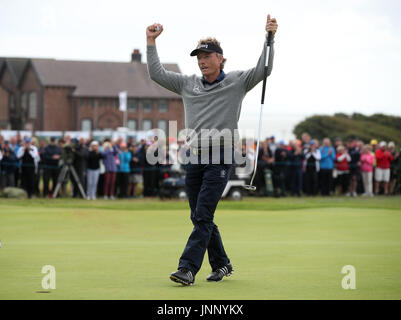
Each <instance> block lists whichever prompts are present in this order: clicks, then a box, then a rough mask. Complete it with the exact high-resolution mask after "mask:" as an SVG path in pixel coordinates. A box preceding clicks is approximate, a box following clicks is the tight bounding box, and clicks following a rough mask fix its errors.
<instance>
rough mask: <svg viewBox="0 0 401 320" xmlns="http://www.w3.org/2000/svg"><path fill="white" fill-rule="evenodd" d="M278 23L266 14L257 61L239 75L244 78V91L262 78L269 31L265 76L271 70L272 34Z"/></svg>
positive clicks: (272, 58) (272, 55)
mask: <svg viewBox="0 0 401 320" xmlns="http://www.w3.org/2000/svg"><path fill="white" fill-rule="evenodd" d="M277 28H278V24H277V20H276V18H270V14H268V15H267V21H266V32H267V33H266V40H265V43H264V44H263V51H262V54H261V55H260V57H259V60H258V63H257V64H256V66H255V67H254V68H252V69H249V70H246V71H244V72H243V73H242V75H241V77H242V78H243V79H244V82H245V88H246V91H249V90H251V89H252V88H253V87H254V86H256V85H257V84H258V83H259V82H260V81H262V80H263V75H264V69H265V62H266V54H267V52H266V51H267V40H268V34H269V32H271V33H272V35H271V41H270V51H269V65H268V68H267V76H269V75H270V74H271V72H272V70H273V60H274V35H275V33H276V31H277Z"/></svg>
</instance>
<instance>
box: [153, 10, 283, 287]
mask: <svg viewBox="0 0 401 320" xmlns="http://www.w3.org/2000/svg"><path fill="white" fill-rule="evenodd" d="M265 29H266V32H267V33H269V32H271V33H272V41H271V46H270V51H269V69H268V72H267V75H270V73H271V70H272V62H273V55H274V50H273V42H274V40H273V39H274V34H275V33H276V31H277V21H276V19H275V18H270V15H268V16H267V21H266V27H265ZM162 32H163V26H162V25H161V24H158V23H155V24H153V25H151V26H149V27H147V29H146V37H147V62H148V70H149V75H150V77H151V79H152V80H153V81H155V82H156V83H158V84H159V85H161V86H162V87H164V88H166V89H168V90H170V91H172V92H175V93H177V94H179V95H181V96H182V99H183V102H184V108H185V127H186V129H187V132H190V133H188V134H187V144H188V145H189V152H190V155H191V159H192V160H193V159H194V158H195V160H196V161H191V162H190V163H189V164H188V165H187V168H186V176H185V187H186V191H187V195H188V200H189V206H190V208H191V220H192V223H193V225H194V228H193V230H192V233H191V235H190V236H189V239H188V242H187V244H186V247H185V249H184V252H183V253H182V255H181V258H180V260H179V264H178V270H177V271H176V272H173V273H172V274H171V275H170V279H171V280H173V281H175V282H179V283H181V284H183V285H192V284H193V283H194V281H195V275H196V274H197V273H198V271H199V269H200V267H201V265H202V261H203V258H204V255H205V252H206V250H207V252H208V257H209V263H210V265H211V268H212V273H211V274H210V275H209V276H208V277H207V280H208V281H221V280H222V279H223V277H224V276H229V275H231V274H232V272H233V267H232V265H231V262H230V259H229V258H228V256H227V254H226V252H225V250H224V246H223V242H222V239H221V236H220V233H219V230H218V228H217V226H216V224H215V223H214V222H213V217H214V212H215V210H216V207H217V204H218V202H219V200H220V198H221V195H222V193H223V191H224V188H225V186H226V184H227V181H228V179H229V176H230V173H231V171H232V169H233V165H232V163H233V159H234V149H233V143H230V144H227V141H226V140H227V139H224V143H222V142H221V134H220V133H221V132H222V131H225V132H227V131H228V132H230V133H231V137H234V136H235V133H234V131H235V130H236V129H238V120H239V117H240V112H241V103H242V100H243V99H244V97H245V94H246V93H247V92H248V91H249V90H251V89H252V88H253V87H255V86H256V85H257V84H258V83H259V82H260V81H262V80H263V75H264V68H265V60H266V54H267V49H266V43H265V45H264V49H263V52H262V55H261V56H260V58H259V61H258V62H257V64H256V67H254V68H252V69H249V70H246V71H233V72H229V73H227V74H225V73H224V71H223V69H224V63H225V62H226V59H225V58H224V56H223V49H222V48H221V46H220V43H219V42H218V41H217V40H216V39H215V38H206V39H202V40H200V41H199V43H198V45H197V47H196V49H195V50H193V51H192V52H191V56H196V57H197V60H198V66H199V69H200V71H201V73H202V76H201V77H199V76H196V75H192V76H185V75H182V74H180V73H175V72H171V71H167V70H166V69H165V68H164V67H163V65H162V64H161V63H160V60H159V57H158V54H157V50H156V38H157V37H158V36H159V35H160V34H161V33H162ZM266 40H267V34H266ZM237 46H238V51H240V52H246V51H247V49H246V46H245V45H244V43H237ZM204 130H209V131H211V132H212V134H209V135H208V136H207V137H204V136H203V135H202V131H204ZM213 130H214V131H213ZM216 153H217V155H218V159H219V161H214V160H215V155H216ZM212 158H213V159H212ZM207 160H208V161H207ZM216 162H217V163H216Z"/></svg>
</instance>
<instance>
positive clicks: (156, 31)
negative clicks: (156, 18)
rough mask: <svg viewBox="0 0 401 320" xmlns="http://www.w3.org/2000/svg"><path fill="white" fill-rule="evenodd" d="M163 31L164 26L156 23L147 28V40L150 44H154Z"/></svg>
mask: <svg viewBox="0 0 401 320" xmlns="http://www.w3.org/2000/svg"><path fill="white" fill-rule="evenodd" d="M162 32H163V26H162V25H161V24H159V23H154V24H152V25H150V26H149V27H147V28H146V40H147V42H148V44H149V45H154V44H155V40H156V38H157V37H158V36H159V35H160V34H161V33H162Z"/></svg>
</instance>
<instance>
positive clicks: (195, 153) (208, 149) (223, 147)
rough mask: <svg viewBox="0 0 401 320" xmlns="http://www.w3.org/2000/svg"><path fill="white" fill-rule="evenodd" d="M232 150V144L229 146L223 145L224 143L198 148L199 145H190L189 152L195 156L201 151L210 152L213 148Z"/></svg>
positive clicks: (201, 152)
mask: <svg viewBox="0 0 401 320" xmlns="http://www.w3.org/2000/svg"><path fill="white" fill-rule="evenodd" d="M227 149H229V150H233V149H234V146H232V145H230V146H225V145H217V146H210V147H206V148H199V147H190V150H191V154H193V155H196V156H200V155H202V154H203V153H205V154H209V155H210V154H212V152H213V151H214V150H220V151H221V150H227Z"/></svg>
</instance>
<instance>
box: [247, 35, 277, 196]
mask: <svg viewBox="0 0 401 320" xmlns="http://www.w3.org/2000/svg"><path fill="white" fill-rule="evenodd" d="M271 38H272V32H271V31H270V32H269V34H268V36H267V42H266V47H267V48H266V60H265V69H264V75H263V88H262V102H261V104H260V112H259V126H258V140H257V143H256V156H255V163H254V167H253V175H252V178H251V183H250V184H248V185H245V186H244V188H245V189H246V190H249V191H255V190H256V187H255V186H254V185H253V180H254V179H255V175H256V167H257V166H258V156H259V142H260V129H261V127H262V113H263V106H264V103H265V91H266V79H267V67H268V66H269V55H270V44H271Z"/></svg>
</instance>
